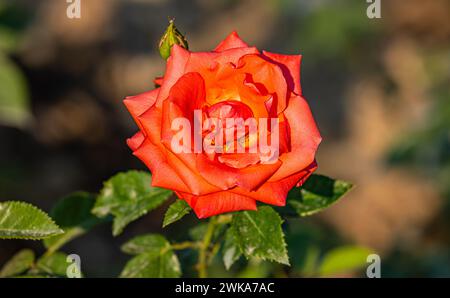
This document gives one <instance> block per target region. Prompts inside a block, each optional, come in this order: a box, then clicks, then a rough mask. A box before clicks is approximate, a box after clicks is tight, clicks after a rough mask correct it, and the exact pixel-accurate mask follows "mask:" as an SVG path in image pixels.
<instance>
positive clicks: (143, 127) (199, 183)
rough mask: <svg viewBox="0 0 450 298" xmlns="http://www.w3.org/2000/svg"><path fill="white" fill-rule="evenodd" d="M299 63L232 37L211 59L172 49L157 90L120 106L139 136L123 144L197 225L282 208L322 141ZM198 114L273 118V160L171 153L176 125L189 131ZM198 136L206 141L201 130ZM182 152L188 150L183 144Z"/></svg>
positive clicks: (247, 139)
mask: <svg viewBox="0 0 450 298" xmlns="http://www.w3.org/2000/svg"><path fill="white" fill-rule="evenodd" d="M300 61H301V56H300V55H281V54H274V53H269V52H265V51H263V52H262V53H261V52H259V51H258V50H257V49H256V48H254V47H249V46H248V45H247V44H246V43H245V42H243V41H242V40H241V39H240V38H239V36H238V35H237V34H236V33H235V32H233V33H231V34H230V35H229V36H228V37H227V38H226V39H225V40H224V41H222V42H221V43H220V44H219V45H218V46H217V47H216V48H215V49H214V50H213V51H211V52H190V51H187V50H185V49H184V48H182V47H180V46H178V45H174V46H173V47H172V50H171V55H170V57H169V59H168V60H167V66H166V73H165V75H164V77H163V78H160V79H157V80H156V83H157V84H159V85H160V87H159V88H156V89H154V90H152V91H149V92H145V93H143V94H140V95H137V96H133V97H127V98H126V99H125V100H124V103H125V105H126V107H127V108H128V110H129V112H130V113H131V115H132V116H133V118H134V120H135V122H136V123H137V125H138V127H139V129H140V131H139V132H138V133H136V134H135V135H134V136H133V137H131V138H130V139H128V141H127V143H128V145H129V147H130V148H131V149H132V150H133V154H134V155H136V156H137V157H138V158H139V159H140V160H142V161H143V162H144V163H145V164H146V165H147V166H148V167H149V168H150V170H151V172H152V175H153V178H152V185H153V186H157V187H162V188H167V189H171V190H173V191H174V192H175V193H176V194H177V196H178V197H179V198H180V199H182V200H185V201H186V202H187V203H188V204H189V205H190V206H191V207H192V209H193V210H194V211H195V213H196V214H197V216H198V217H199V218H206V217H209V216H212V215H216V214H220V213H224V212H231V211H237V210H255V209H256V201H260V202H264V203H267V204H272V205H277V206H284V205H285V203H286V196H287V193H288V191H289V190H290V189H291V188H293V187H294V186H301V185H302V184H303V182H304V181H305V180H306V179H307V178H308V177H309V176H310V175H311V173H312V172H313V171H314V170H315V169H316V168H317V164H316V162H315V153H316V150H317V147H318V145H319V143H320V141H321V136H320V134H319V131H318V129H317V127H316V124H315V121H314V119H313V116H312V114H311V111H310V108H309V106H308V104H307V102H306V101H305V99H304V98H303V97H302V90H301V87H300ZM196 110H197V111H199V110H200V111H202V112H201V114H202V115H203V116H205V118H219V119H223V120H225V118H231V119H233V118H236V119H238V118H241V119H244V120H245V119H247V118H251V117H252V118H255V119H265V118H275V119H277V120H278V126H277V129H278V132H279V136H278V137H279V140H277V141H279V147H278V148H277V152H276V153H277V155H275V156H276V157H277V158H276V159H275V160H272V162H263V157H264V153H263V152H261V151H258V152H257V153H254V152H253V153H251V152H249V150H246V151H245V152H244V153H236V152H231V153H230V152H228V151H227V147H223V146H219V147H221V148H224V150H223V152H222V153H220V152H219V153H218V152H213V153H211V152H209V153H208V152H205V151H204V150H202V151H201V152H198V151H195V150H192V152H190V151H189V150H187V151H182V152H179V150H178V151H177V150H174V148H173V146H172V145H173V144H172V141H173V139H174V136H176V134H177V133H179V132H178V131H174V129H173V123H174V120H175V119H179V118H182V119H189V122H190V123H192V124H193V123H194V122H195V121H196V119H194V111H196ZM192 126H195V125H192ZM219 126H220V124H219ZM201 129H202V132H203V134H202V135H201V137H202V138H203V141H205V131H204V130H205V127H203V126H201ZM226 129H227V127H226V128H225V130H226ZM271 129H273V127H272V128H270V127H269V130H271ZM218 131H219V130H218ZM218 131H216V135H217V132H218ZM194 133H195V132H193V131H189V132H188V133H187V134H189V135H187V136H186V137H187V138H188V139H189V138H190V137H191V136H192V135H193V134H194ZM220 133H222V132H220ZM270 133H272V131H269V134H270ZM182 134H183V133H182ZM184 134H186V133H184ZM233 136H236V134H233ZM256 138H258V137H256ZM252 140H253V141H254V140H255V135H254V134H251V133H250V132H249V131H248V130H246V131H245V137H244V138H243V144H244V147H246V148H247V149H248V145H249V144H250V143H251V142H252ZM237 141H238V140H236V144H237ZM241 141H242V140H241ZM216 145H217V144H216ZM182 146H184V147H186V146H187V147H188V149H189V148H191V149H192V146H191V145H190V144H185V143H184V141H183V142H182ZM190 146H191V147H190ZM233 146H235V145H233ZM233 148H235V147H233Z"/></svg>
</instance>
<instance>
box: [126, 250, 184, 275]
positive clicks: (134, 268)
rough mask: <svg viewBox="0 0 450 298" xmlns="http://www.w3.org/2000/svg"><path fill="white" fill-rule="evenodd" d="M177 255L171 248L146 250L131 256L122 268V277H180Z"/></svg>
mask: <svg viewBox="0 0 450 298" xmlns="http://www.w3.org/2000/svg"><path fill="white" fill-rule="evenodd" d="M180 276H181V268H180V263H179V261H178V258H177V256H176V255H175V254H174V253H173V251H171V250H166V251H165V252H163V253H154V252H146V253H143V254H140V255H137V256H135V257H134V258H132V259H131V260H130V261H129V262H128V263H127V264H126V265H125V268H124V269H123V271H122V273H121V274H120V277H122V278H154V277H168V278H170V277H180Z"/></svg>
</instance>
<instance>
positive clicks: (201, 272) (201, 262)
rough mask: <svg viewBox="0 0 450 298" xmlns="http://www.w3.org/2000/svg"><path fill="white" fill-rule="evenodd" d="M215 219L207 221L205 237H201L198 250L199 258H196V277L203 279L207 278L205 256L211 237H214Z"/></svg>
mask: <svg viewBox="0 0 450 298" xmlns="http://www.w3.org/2000/svg"><path fill="white" fill-rule="evenodd" d="M216 224H217V222H216V218H215V217H212V218H211V219H210V220H209V223H208V228H207V230H206V233H205V236H204V237H203V240H202V243H201V246H200V249H199V257H198V264H197V270H198V277H200V278H205V277H207V276H208V272H207V270H206V266H207V262H206V256H207V252H208V248H209V245H210V244H211V240H212V237H213V235H214V230H215V229H216Z"/></svg>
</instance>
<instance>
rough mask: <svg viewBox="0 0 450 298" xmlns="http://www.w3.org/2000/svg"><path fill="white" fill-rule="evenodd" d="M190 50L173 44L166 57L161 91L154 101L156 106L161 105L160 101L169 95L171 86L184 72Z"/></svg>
mask: <svg viewBox="0 0 450 298" xmlns="http://www.w3.org/2000/svg"><path fill="white" fill-rule="evenodd" d="M189 57H190V52H189V51H187V50H185V49H184V48H182V47H180V46H179V45H177V44H175V45H174V46H173V47H172V49H171V52H170V57H169V58H168V59H167V65H166V72H165V74H164V78H163V81H162V85H161V91H160V92H159V94H158V100H157V102H156V104H157V106H158V107H161V105H162V102H163V101H164V100H165V99H166V98H167V96H168V95H169V91H170V89H171V88H172V86H173V85H174V84H175V83H176V82H177V81H178V79H179V78H181V76H182V75H183V74H184V73H185V68H186V64H187V62H188V60H189Z"/></svg>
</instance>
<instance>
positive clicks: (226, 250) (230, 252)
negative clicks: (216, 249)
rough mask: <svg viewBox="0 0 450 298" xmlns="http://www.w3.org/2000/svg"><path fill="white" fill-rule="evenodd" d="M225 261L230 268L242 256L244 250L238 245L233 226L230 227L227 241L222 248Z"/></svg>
mask: <svg viewBox="0 0 450 298" xmlns="http://www.w3.org/2000/svg"><path fill="white" fill-rule="evenodd" d="M222 254H223V263H224V265H225V268H226V269H227V270H229V269H230V268H231V266H232V265H233V264H234V262H236V261H237V260H239V258H240V257H241V256H242V250H241V248H240V247H239V245H238V242H237V239H236V235H235V231H234V229H233V227H230V228H228V230H227V232H226V233H225V242H224V244H223V248H222Z"/></svg>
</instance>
